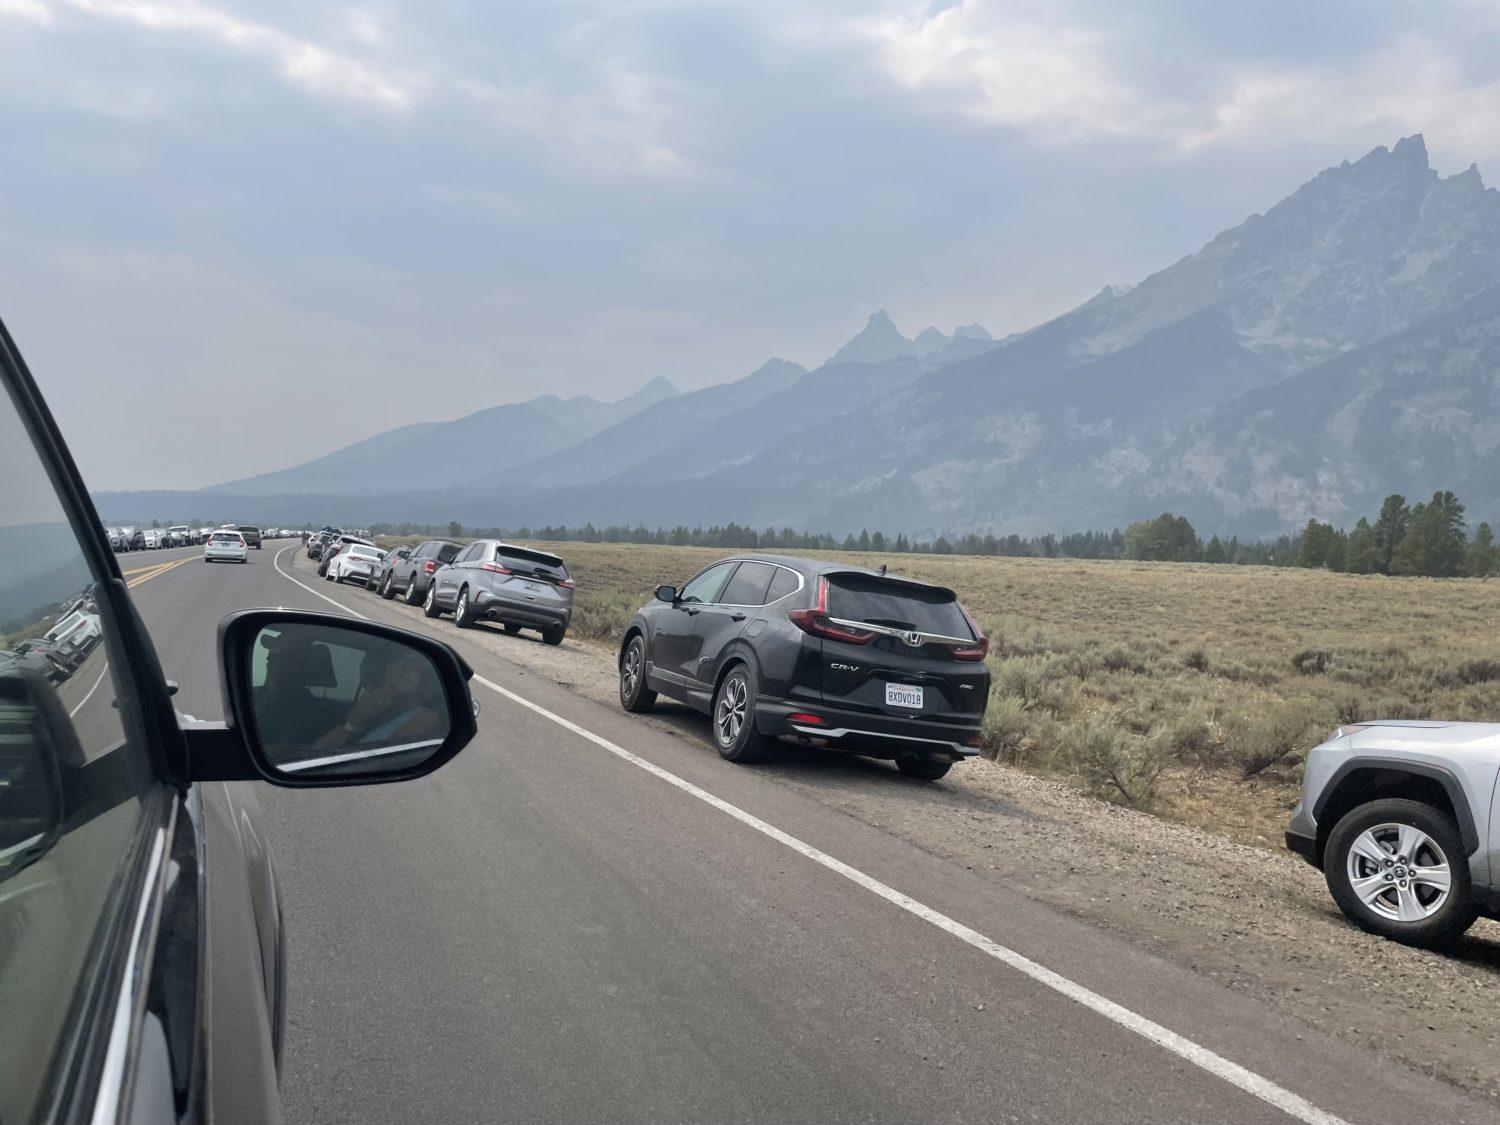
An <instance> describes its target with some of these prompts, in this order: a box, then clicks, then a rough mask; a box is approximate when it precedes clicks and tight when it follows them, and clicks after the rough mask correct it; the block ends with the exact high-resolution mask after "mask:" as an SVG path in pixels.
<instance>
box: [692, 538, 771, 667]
mask: <svg viewBox="0 0 1500 1125" xmlns="http://www.w3.org/2000/svg"><path fill="white" fill-rule="evenodd" d="M775 574H776V567H774V566H773V565H771V564H770V563H764V562H757V561H755V560H753V559H747V560H746V561H744V562H742V563H740V565H739V566H738V567H736V568H735V571H734V574H733V575H731V576H730V579H729V581H728V582H726V583H725V584H724V589H723V590H722V591H720V593H719V596H718V597H717V598H716V599H715V600H714V601H713V602H711V603H710V604H708V605H705V606H704V607H703V609H702V611H701V612H700V613H699V614H698V616H697V619H696V622H695V624H694V627H693V649H694V652H693V654H692V659H694V660H695V661H696V668H695V670H694V671H693V678H694V679H695V680H697V681H698V682H699V683H702V684H707V685H710V686H712V685H713V683H714V681H715V680H716V679H717V678H718V669H719V662H720V661H721V660H722V659H723V656H724V650H725V648H727V647H728V645H729V644H730V642H732V641H733V640H734V639H735V638H736V637H738V636H739V635H740V634H741V633H742V632H744V629H745V621H746V619H747V618H748V617H749V616H750V615H751V614H753V613H754V612H755V611H756V610H757V609H759V608H760V607H761V606H762V605H764V604H765V600H766V589H767V587H769V586H770V585H771V579H772V577H774V576H775Z"/></svg>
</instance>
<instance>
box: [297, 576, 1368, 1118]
mask: <svg viewBox="0 0 1500 1125" xmlns="http://www.w3.org/2000/svg"><path fill="white" fill-rule="evenodd" d="M280 560H281V555H280V554H279V553H278V554H277V556H276V569H277V571H279V572H280V573H281V574H282V575H283V576H284V577H285V578H287V579H288V580H289V581H291V582H294V583H296V584H297V585H298V586H301V587H302V588H303V589H304V590H306V591H307V592H308V593H310V594H317V596H318V597H320V598H322V599H323V600H324V601H325V602H329V603H331V604H333V605H336V606H338V607H339V608H340V609H342V610H344V611H345V612H347V613H351V614H353V615H354V616H355V617H358V618H361V619H362V620H369V618H367V617H365V615H364V614H362V613H356V612H355V611H354V610H352V609H349V607H348V606H346V605H343V604H342V603H340V602H336V601H334V600H333V599H332V598H330V597H328V596H326V595H324V594H320V593H318V591H317V590H314V589H313V588H312V587H311V586H308V585H306V584H305V583H302V582H298V581H297V579H295V578H293V577H292V576H291V575H290V574H287V572H286V571H284V570H282V569H281V565H280ZM474 680H475V682H477V683H481V684H483V685H484V686H485V687H487V688H489V689H490V690H491V691H494V692H498V693H499V694H500V695H503V696H504V697H505V698H506V699H509V700H511V701H512V702H513V703H518V704H520V705H521V706H522V707H525V708H527V709H529V710H531V711H534V712H535V713H536V714H538V715H541V716H542V717H543V718H545V719H550V720H551V721H552V722H554V723H556V724H557V725H558V726H560V727H562V728H563V729H565V730H569V731H572V732H573V733H574V734H576V735H578V737H580V738H584V739H587V740H588V741H589V742H592V743H593V744H594V745H595V746H598V747H600V748H601V749H604V750H607V751H609V752H610V753H611V754H613V755H615V756H616V757H618V758H621V759H623V760H624V761H627V762H629V763H630V764H631V765H633V766H638V767H639V768H641V769H643V770H645V771H646V772H647V773H649V774H653V775H655V776H656V777H659V778H661V780H663V781H665V782H666V783H667V784H668V785H672V786H675V787H676V788H678V789H680V790H682V792H684V793H687V794H688V795H690V796H693V797H696V798H698V800H700V801H702V802H704V804H707V805H710V806H712V807H713V808H715V809H718V810H719V811H720V812H722V813H725V814H727V815H729V816H732V817H734V819H735V820H737V821H739V822H740V823H741V824H744V825H746V826H747V827H750V828H753V829H755V831H757V832H759V833H761V834H762V835H764V836H768V837H770V838H771V839H772V840H775V841H776V842H777V843H778V844H783V845H785V846H786V847H788V848H791V849H792V851H794V852H797V853H799V854H800V855H803V856H805V857H807V858H808V859H810V860H812V861H813V862H814V863H816V864H819V865H820V866H822V867H826V868H827V869H828V870H829V871H832V872H834V873H835V874H837V875H842V876H843V877H844V878H845V879H848V880H849V881H850V882H851V883H854V884H856V885H858V886H860V887H863V888H864V889H865V890H867V891H869V892H870V893H871V894H875V895H879V896H880V897H881V898H883V899H885V900H886V901H887V902H889V903H892V904H893V905H895V906H899V907H900V908H901V909H902V910H905V911H906V912H907V913H908V914H912V915H915V916H916V917H918V918H920V919H922V921H924V922H927V923H930V924H931V925H934V926H936V927H937V928H938V929H940V930H944V931H946V932H947V933H949V934H952V935H953V936H954V937H956V938H958V939H959V940H960V941H962V942H965V943H967V944H968V945H971V946H973V947H974V948H975V949H977V950H979V951H980V952H981V953H987V954H988V955H989V956H991V957H993V958H995V960H997V961H1001V962H1004V963H1005V964H1007V965H1009V966H1010V967H1011V968H1013V969H1015V970H1016V971H1017V972H1019V973H1023V974H1025V975H1026V976H1028V977H1030V978H1031V979H1032V980H1034V981H1036V982H1037V983H1038V984H1042V985H1045V986H1046V987H1047V988H1050V989H1052V990H1053V991H1054V992H1057V993H1060V994H1061V995H1063V996H1066V997H1067V998H1068V999H1069V1000H1072V1001H1074V1002H1076V1003H1078V1004H1081V1005H1083V1006H1084V1007H1085V1008H1088V1009H1089V1010H1090V1011H1092V1012H1096V1013H1097V1014H1099V1015H1101V1016H1103V1017H1104V1018H1105V1019H1107V1020H1110V1021H1111V1022H1113V1023H1116V1024H1118V1025H1119V1026H1121V1027H1123V1028H1125V1029H1126V1030H1127V1031H1133V1032H1134V1033H1135V1034H1137V1035H1139V1036H1141V1037H1142V1038H1144V1039H1149V1040H1150V1041H1151V1042H1153V1043H1155V1044H1156V1045H1157V1046H1159V1047H1163V1048H1165V1049H1166V1050H1168V1051H1171V1052H1172V1053H1173V1054H1174V1055H1177V1056H1178V1057H1179V1058H1181V1059H1184V1060H1186V1061H1187V1062H1190V1063H1192V1064H1193V1065H1194V1066H1196V1067H1199V1068H1201V1069H1202V1070H1205V1071H1207V1072H1208V1073H1209V1074H1212V1075H1213V1076H1214V1077H1216V1078H1220V1079H1223V1080H1224V1081H1225V1082H1228V1083H1229V1084H1230V1085H1231V1086H1236V1087H1238V1088H1239V1089H1241V1090H1244V1091H1245V1092H1246V1093H1247V1094H1251V1095H1253V1096H1254V1097H1257V1098H1259V1099H1260V1100H1261V1101H1263V1102H1265V1103H1266V1104H1268V1105H1271V1106H1274V1107H1275V1108H1277V1109H1279V1110H1281V1112H1283V1113H1285V1114H1286V1115H1287V1116H1288V1117H1291V1118H1293V1119H1294V1120H1297V1121H1303V1122H1306V1123H1307V1125H1348V1123H1347V1122H1345V1121H1344V1120H1343V1118H1340V1117H1337V1116H1335V1115H1334V1114H1331V1113H1328V1112H1326V1111H1325V1110H1321V1109H1319V1108H1318V1107H1317V1106H1315V1105H1313V1104H1312V1103H1311V1102H1309V1101H1308V1100H1307V1099H1306V1098H1303V1097H1301V1096H1299V1095H1297V1094H1294V1093H1292V1092H1291V1091H1290V1090H1288V1089H1286V1088H1285V1087H1282V1086H1278V1085H1277V1084H1276V1083H1275V1082H1272V1081H1271V1080H1270V1079H1269V1078H1264V1077H1262V1076H1261V1075H1259V1074H1256V1073H1255V1072H1254V1071H1253V1070H1247V1069H1246V1068H1245V1067H1242V1066H1240V1065H1239V1063H1236V1062H1232V1061H1230V1060H1229V1059H1226V1058H1225V1057H1224V1056H1223V1055H1220V1054H1216V1053H1215V1052H1213V1051H1210V1050H1209V1049H1208V1048H1207V1047H1204V1046H1202V1045H1201V1044H1199V1043H1195V1042H1194V1041H1193V1040H1191V1039H1188V1038H1187V1037H1186V1036H1182V1035H1179V1034H1177V1032H1175V1031H1173V1030H1171V1029H1170V1028H1166V1027H1163V1026H1162V1025H1161V1024H1159V1023H1157V1022H1155V1021H1154V1020H1150V1019H1147V1018H1146V1017H1145V1016H1143V1015H1140V1014H1139V1013H1137V1012H1134V1011H1132V1010H1131V1009H1129V1008H1127V1007H1125V1006H1124V1005H1122V1004H1117V1003H1115V1002H1114V1001H1113V1000H1111V999H1109V998H1108V997H1105V996H1101V995H1100V994H1099V993H1097V992H1095V991H1094V990H1093V989H1091V988H1086V987H1084V986H1083V985H1081V984H1079V983H1078V982H1076V981H1074V980H1071V979H1069V978H1068V977H1065V976H1063V975H1062V974H1061V973H1056V972H1053V971H1052V970H1051V969H1049V968H1047V967H1046V966H1045V965H1041V964H1038V963H1037V962H1036V961H1033V960H1032V959H1031V958H1029V957H1027V956H1025V955H1024V954H1021V953H1017V952H1016V951H1015V950H1014V949H1011V948H1009V947H1007V946H1004V945H1001V944H1000V943H999V942H998V941H995V940H994V939H992V938H988V937H985V935H984V934H981V933H980V932H979V931H978V930H973V929H970V928H969V927H968V926H966V925H964V924H963V923H962V922H959V921H957V920H955V919H953V918H950V917H948V915H946V914H943V913H942V912H940V911H937V910H934V909H933V908H932V907H930V906H927V905H925V904H924V903H920V902H918V901H917V900H916V899H914V898H912V897H911V896H909V895H905V894H902V893H901V892H900V891H898V890H896V889H895V888H894V887H891V886H887V885H886V884H885V883H882V882H881V881H880V880H879V879H876V878H874V877H873V876H870V875H866V874H865V873H864V872H863V871H861V870H859V869H858V868H857V867H850V866H849V865H848V864H847V863H845V862H844V861H843V860H840V859H835V858H834V857H833V856H831V855H829V854H828V853H827V852H823V851H819V850H818V849H817V848H815V847H813V846H812V845H811V844H809V843H807V842H805V841H803V840H799V839H798V838H797V837H796V836H793V835H791V834H790V833H787V832H783V831H782V830H781V829H780V828H777V827H776V826H775V825H774V824H768V823H767V822H766V821H764V820H761V819H760V818H759V817H758V816H755V815H754V814H752V813H748V812H746V811H745V810H744V809H742V808H740V807H739V806H738V805H731V804H730V803H729V802H728V801H726V800H724V799H722V798H720V797H716V796H714V795H713V794H712V793H710V792H709V791H708V790H706V789H701V788H699V787H698V786H696V785H694V784H693V783H692V782H691V781H688V780H687V779H686V778H682V777H678V776H677V775H676V774H675V773H672V772H671V771H670V770H665V769H662V767H661V766H658V765H656V764H655V763H654V762H648V761H647V760H646V759H645V758H642V757H641V756H640V755H639V754H632V753H631V752H630V751H629V750H626V749H625V748H624V747H623V746H619V745H616V744H615V743H613V742H611V741H610V740H609V739H607V738H605V737H603V736H602V735H598V734H595V733H594V732H593V731H591V730H588V729H587V728H586V727H581V726H579V725H578V724H577V723H575V722H573V721H571V720H570V719H565V718H563V717H562V716H561V715H558V714H555V713H554V712H552V711H549V710H547V708H545V707H543V706H541V705H540V704H537V703H533V702H532V701H531V700H529V699H527V698H526V697H525V696H522V695H517V694H516V693H515V692H513V691H511V690H510V689H508V688H503V687H501V686H500V685H499V684H497V683H495V682H494V681H493V680H488V679H486V678H485V677H483V676H481V675H479V674H478V673H477V672H476V673H475V674H474Z"/></svg>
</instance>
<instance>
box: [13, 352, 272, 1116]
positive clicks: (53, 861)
mask: <svg viewBox="0 0 1500 1125" xmlns="http://www.w3.org/2000/svg"><path fill="white" fill-rule="evenodd" d="M0 380H3V389H0V479H3V480H4V481H5V487H4V488H3V489H0V548H3V549H4V551H5V553H6V555H7V557H12V558H27V559H34V560H37V561H45V562H46V563H47V564H48V565H47V567H46V569H39V568H34V567H26V568H20V567H8V568H4V569H3V570H0V607H3V612H0V620H4V621H5V622H6V624H5V626H4V628H5V629H6V630H11V629H17V628H19V630H20V631H24V632H37V631H41V630H42V629H43V627H44V626H45V625H46V624H47V622H48V619H49V618H50V617H52V616H53V615H55V614H56V613H58V612H59V607H60V606H62V605H67V604H69V603H70V602H72V601H74V599H75V598H79V597H84V596H88V597H89V598H91V599H92V601H91V606H92V608H91V609H90V615H91V616H92V617H94V619H95V620H96V622H97V628H98V630H99V632H100V634H101V637H102V640H101V643H96V644H94V645H93V646H92V647H91V648H90V649H89V650H88V651H86V652H85V653H84V654H83V655H82V659H81V661H80V662H79V664H78V665H77V667H76V669H75V670H74V674H73V675H72V676H71V677H69V678H68V679H66V680H65V681H63V682H62V683H60V684H57V685H50V684H46V683H45V681H42V680H41V679H39V678H37V677H34V676H28V675H27V674H25V673H24V672H20V671H18V670H15V669H6V670H3V671H0V935H3V937H0V1013H3V1016H0V1121H7V1122H9V1121H16V1122H24V1121H32V1120H39V1121H40V1120H46V1121H52V1120H69V1121H71V1120H78V1119H93V1120H96V1121H98V1120H107V1121H124V1120H132V1119H133V1120H140V1121H146V1120H151V1121H157V1120H161V1121H168V1120H173V1121H175V1120H200V1119H202V1118H203V1117H204V1116H205V1115H206V1114H208V1113H211V1112H212V1106H213V1105H214V1104H215V1102H216V1101H217V1100H218V1099H216V1098H215V1097H214V1094H213V1091H212V1090H211V1089H209V1083H208V1070H207V1068H206V1067H205V1065H204V1059H203V1052H202V1049H201V1048H202V1045H203V1030H204V1028H205V1027H206V1026H207V1025H208V1024H209V1023H210V1022H212V1021H211V1020H210V1017H209V1015H208V1013H207V1011H206V1005H205V997H206V996H207V994H208V989H207V988H202V987H198V985H199V984H200V982H203V981H205V980H207V979H208V976H209V973H208V971H207V967H206V964H205V962H206V961H207V960H208V957H207V956H206V955H205V954H206V951H207V950H208V949H209V948H210V946H209V945H208V944H207V943H206V942H205V941H204V940H203V937H204V933H205V929H206V927H205V923H204V919H203V911H202V905H203V903H204V901H205V899H206V898H208V896H207V895H206V888H205V882H204V875H205V871H206V866H205V863H204V857H205V856H206V855H207V854H209V851H210V850H211V849H210V848H209V847H208V846H207V842H206V840H205V830H206V828H205V819H204V816H203V803H202V792H201V790H202V787H201V786H185V787H184V786H179V785H172V784H168V783H167V780H166V779H167V778H168V777H169V776H171V763H172V762H174V761H181V760H182V757H183V755H184V745H185V744H184V740H183V736H182V734H181V732H180V731H179V729H178V727H177V721H176V717H175V715H174V713H173V711H172V707H171V701H170V699H169V698H168V689H167V685H166V681H165V679H164V678H163V677H162V674H161V669H160V666H159V664H158V662H157V660H156V655H155V651H154V649H153V648H152V646H151V643H150V640H149V638H147V636H146V634H145V632H144V629H143V628H142V626H141V624H140V621H139V618H138V617H137V616H136V614H135V610H134V607H133V605H132V604H131V602H130V599H129V595H128V594H127V592H126V589H125V585H124V583H123V581H122V580H121V576H120V573H119V570H118V567H117V565H116V564H115V562H114V559H113V556H112V555H111V553H110V551H109V548H108V544H107V542H106V541H105V540H104V539H103V537H102V535H100V534H99V533H98V532H97V527H98V519H97V517H96V516H95V514H94V510H93V505H92V503H91V501H90V500H89V498H88V495H87V493H86V492H85V491H84V489H83V487H82V484H81V481H80V480H79V478H78V474H77V471H76V469H75V468H74V466H73V464H72V459H71V457H70V456H69V455H68V453H67V450H66V447H65V446H64V445H63V444H62V442H61V439H60V437H59V436H58V434H57V430H56V427H55V425H54V424H53V422H52V419H51V416H50V414H49V413H48V411H47V408H46V406H45V404H44V403H43V402H42V401H41V398H40V395H39V394H38V393H37V391H36V387H35V385H34V383H33V382H32V381H31V378H30V376H29V375H28V374H27V373H26V371H25V368H24V366H23V365H22V364H21V362H20V360H19V357H18V356H16V354H15V352H14V348H13V345H12V344H11V341H10V338H9V336H8V335H7V334H6V333H5V331H4V328H3V327H0ZM218 788H220V789H222V788H223V787H222V786H219V787H218ZM241 823H242V824H246V825H250V824H253V822H252V821H249V820H242V821H241ZM216 848H217V851H218V852H219V853H220V854H222V855H224V856H225V857H226V858H225V859H224V860H222V861H221V862H225V863H228V862H231V860H230V859H229V858H228V857H230V856H231V854H232V850H233V846H232V844H231V843H230V842H229V841H227V840H219V841H218V842H217V844H216ZM208 901H210V902H212V901H213V900H212V899H211V898H208ZM236 921H237V925H238V927H239V929H241V930H244V929H245V928H246V927H247V925H249V926H253V927H254V928H257V929H264V931H265V932H266V934H267V935H268V937H270V938H272V939H277V938H278V937H279V935H278V934H277V933H276V930H275V923H274V920H272V919H268V918H263V917H261V916H260V915H258V914H257V913H256V912H255V911H254V909H253V908H246V909H244V910H241V911H239V913H238V917H237V919H236ZM222 968H223V972H222V973H219V972H216V973H214V974H213V987H214V988H216V989H222V990H223V991H224V992H226V993H232V992H233V991H234V988H233V986H234V985H235V984H239V985H240V986H241V990H240V994H241V995H243V996H246V997H248V1001H249V1003H250V1004H251V1005H252V1006H253V1007H254V1009H255V1010H254V1012H246V1011H241V1012H240V1013H239V1015H241V1016H248V1017H249V1018H248V1019H236V1018H235V1013H234V1012H233V1011H232V1010H230V1011H226V1012H225V1020H224V1022H223V1024H222V1030H223V1032H224V1033H225V1034H226V1035H230V1036H232V1037H233V1038H234V1040H235V1047H234V1050H233V1051H232V1052H229V1053H228V1055H227V1057H226V1058H225V1060H224V1061H223V1063H222V1068H223V1070H224V1071H225V1072H226V1077H233V1076H239V1077H241V1078H247V1079H248V1080H245V1081H241V1082H238V1083H236V1089H235V1093H234V1099H233V1102H232V1103H231V1102H228V1101H224V1102H221V1103H220V1112H221V1113H224V1114H229V1113H231V1112H232V1113H233V1115H234V1116H235V1117H237V1118H238V1119H241V1120H256V1121H277V1120H279V1119H280V1110H279V1105H278V1101H277V1096H276V1073H275V1040H274V1035H273V1033H272V1032H271V1030H269V1028H270V1025H271V1024H272V1022H273V1017H272V1016H271V1015H269V1014H268V1008H269V1009H274V1002H273V1001H272V1000H271V997H272V995H273V993H272V992H270V991H268V989H267V983H268V981H267V978H266V974H265V972H264V962H263V961H262V960H259V959H257V960H256V961H254V962H253V963H246V962H243V961H242V962H240V963H237V964H236V963H233V962H231V961H229V960H228V959H226V961H225V964H224V966H223V967H222ZM184 983H186V987H184ZM255 1026H258V1027H260V1028H261V1029H262V1030H263V1031H265V1034H263V1035H262V1036H261V1037H260V1039H259V1040H257V1039H256V1038H254V1037H253V1036H250V1035H247V1034H244V1032H245V1030H246V1028H248V1027H255ZM225 1119H226V1120H227V1119H228V1117H227V1116H226V1118H225Z"/></svg>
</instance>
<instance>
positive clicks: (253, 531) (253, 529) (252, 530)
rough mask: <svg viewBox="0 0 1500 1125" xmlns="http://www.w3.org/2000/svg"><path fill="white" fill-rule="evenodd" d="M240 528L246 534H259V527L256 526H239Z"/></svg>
mask: <svg viewBox="0 0 1500 1125" xmlns="http://www.w3.org/2000/svg"><path fill="white" fill-rule="evenodd" d="M240 530H241V531H243V532H244V533H245V534H246V535H259V534H260V528H258V527H242V528H240Z"/></svg>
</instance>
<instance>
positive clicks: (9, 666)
mask: <svg viewBox="0 0 1500 1125" xmlns="http://www.w3.org/2000/svg"><path fill="white" fill-rule="evenodd" d="M22 671H25V672H29V673H31V674H32V675H34V676H40V677H41V678H42V679H44V680H47V681H49V682H51V683H54V684H57V683H61V682H62V681H63V680H66V679H67V678H68V675H69V673H68V672H67V671H66V670H64V669H63V668H62V666H61V665H59V664H56V663H54V662H53V661H51V660H49V659H47V657H46V656H45V655H43V653H42V652H41V651H39V650H37V649H33V648H25V649H23V648H22V647H21V646H19V645H17V646H16V647H15V648H13V649H9V648H0V678H3V677H5V676H7V675H16V674H18V673H20V672H22Z"/></svg>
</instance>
